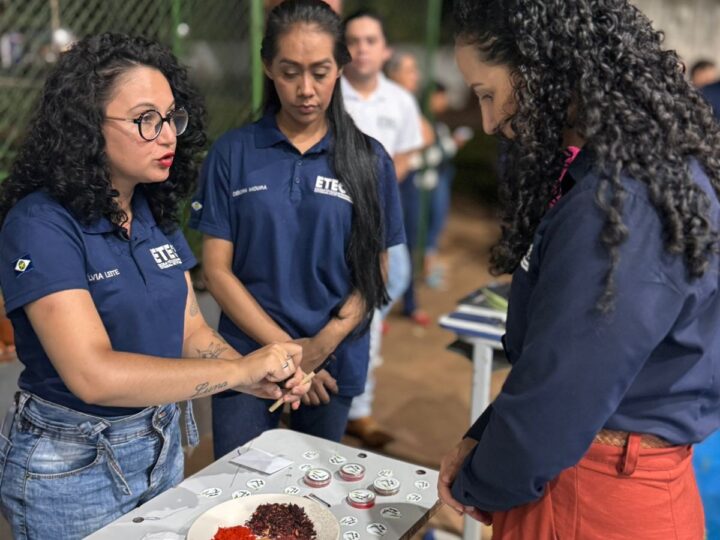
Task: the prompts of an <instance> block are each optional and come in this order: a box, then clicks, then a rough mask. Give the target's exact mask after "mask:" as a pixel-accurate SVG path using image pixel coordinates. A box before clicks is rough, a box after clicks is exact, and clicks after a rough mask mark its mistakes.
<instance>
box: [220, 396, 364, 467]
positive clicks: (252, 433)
mask: <svg viewBox="0 0 720 540" xmlns="http://www.w3.org/2000/svg"><path fill="white" fill-rule="evenodd" d="M351 402H352V398H351V397H346V396H337V395H331V396H330V403H327V404H326V405H319V406H317V407H313V406H309V405H301V406H300V408H299V409H298V410H297V411H292V412H291V413H290V427H291V428H292V429H294V430H295V431H299V432H301V433H307V434H308V435H314V436H315V437H321V438H323V439H328V440H331V441H336V442H340V438H341V437H342V435H343V433H345V426H346V425H347V418H348V412H349V411H350V403H351ZM272 403H273V402H272V400H267V399H260V398H257V397H255V396H250V395H248V394H238V393H237V392H223V393H222V394H215V395H214V396H213V397H212V424H213V450H214V452H215V459H219V458H221V457H222V456H224V455H225V454H227V453H228V452H231V451H232V450H234V449H235V448H237V447H238V446H242V445H244V444H245V443H247V442H248V441H250V440H252V439H254V438H255V437H257V436H258V435H261V434H262V433H263V432H265V431H267V430H269V429H275V428H277V427H278V424H279V423H280V414H281V413H282V409H278V410H277V411H275V412H274V413H271V412H270V411H268V408H269V407H270V405H272Z"/></svg>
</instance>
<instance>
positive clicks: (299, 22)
mask: <svg viewBox="0 0 720 540" xmlns="http://www.w3.org/2000/svg"><path fill="white" fill-rule="evenodd" d="M261 55H262V60H263V64H264V68H265V73H266V75H267V79H266V102H265V107H264V114H263V117H262V118H261V119H260V120H259V121H257V122H255V123H252V124H249V125H246V126H244V127H242V128H240V129H237V130H233V131H230V132H229V133H227V134H225V135H224V136H223V137H221V138H220V139H219V140H218V141H217V142H216V143H215V145H214V146H213V148H212V150H211V151H210V154H209V156H208V158H207V160H206V162H205V166H204V168H203V173H202V176H201V187H200V190H199V192H198V194H197V196H196V197H195V200H194V202H193V204H192V208H193V215H192V219H191V224H192V225H193V226H194V227H195V228H197V229H198V230H200V231H201V232H203V233H204V234H205V239H204V242H203V263H204V264H203V266H204V272H205V276H206V281H207V284H208V288H209V290H210V292H211V293H212V294H213V296H214V297H215V298H216V299H217V301H218V303H219V304H220V306H221V307H222V310H223V314H222V316H221V320H220V326H219V331H220V334H222V335H223V336H224V337H225V339H227V340H228V341H229V342H230V343H231V344H233V346H235V347H236V348H237V349H238V350H239V351H241V352H242V353H243V354H244V353H249V352H251V351H253V350H255V349H257V348H259V347H261V346H262V345H264V344H268V343H277V342H286V341H295V342H297V343H299V344H301V345H302V347H303V355H304V356H303V365H302V368H303V370H304V371H305V372H310V371H315V370H317V375H316V376H315V378H314V380H313V386H312V388H311V390H310V392H309V393H308V395H307V397H306V398H305V399H304V402H305V405H306V407H301V408H300V409H299V410H298V411H293V413H292V416H291V424H292V425H291V427H292V428H293V429H297V430H299V431H303V432H305V433H309V434H312V435H316V436H320V437H325V438H328V439H332V440H340V437H341V436H342V434H343V432H344V430H345V425H346V423H347V414H348V410H349V407H350V403H351V401H352V397H353V396H355V395H358V394H360V393H362V390H363V386H364V382H365V377H366V375H367V364H368V357H369V338H368V335H367V332H366V331H367V327H368V323H369V321H370V318H371V316H372V313H373V311H374V310H375V309H376V308H377V307H379V306H381V305H382V304H383V303H384V302H385V301H386V291H385V286H384V282H383V274H382V268H381V267H382V264H381V261H382V258H383V255H384V252H385V250H386V249H387V248H388V247H390V246H393V245H396V244H399V243H402V242H404V239H405V236H404V231H403V226H402V218H401V214H400V207H399V203H398V195H397V187H396V180H395V173H394V168H393V164H392V160H391V159H390V157H389V156H388V155H387V154H386V153H385V151H384V150H383V149H382V147H381V145H380V144H379V143H377V142H376V141H374V140H372V139H371V138H369V137H367V136H365V135H363V134H362V133H361V132H360V131H359V130H358V129H357V128H356V127H355V125H354V123H353V121H352V120H351V118H350V117H349V116H348V114H347V113H346V112H345V110H344V107H343V99H342V94H341V86H340V75H341V73H342V67H343V66H344V65H345V64H347V63H348V62H349V61H350V59H351V58H350V54H349V52H348V50H347V47H346V46H345V43H344V40H343V35H342V27H341V21H340V19H339V17H338V16H337V15H336V14H335V12H333V11H332V9H330V7H329V6H328V5H327V4H326V3H325V2H322V1H320V0H287V1H286V2H283V3H282V4H280V5H278V6H277V7H275V8H274V9H273V10H272V11H271V12H270V14H269V16H268V21H267V28H266V32H265V36H264V39H263V43H262V51H261ZM326 360H329V361H328V362H326ZM321 367H322V368H323V369H318V368H321ZM268 406H269V402H267V400H262V399H255V398H253V399H246V398H245V397H244V396H242V395H241V394H238V393H236V392H232V391H230V392H226V393H224V394H221V395H219V396H218V398H217V399H214V400H213V438H214V447H215V455H216V456H220V455H223V454H225V453H227V452H228V451H230V450H232V449H233V448H235V447H237V446H239V445H241V444H244V443H245V442H247V441H248V440H250V439H252V438H253V437H255V436H257V435H259V434H260V433H262V432H263V431H265V430H267V429H271V428H274V427H276V426H277V424H278V421H279V417H280V411H277V412H274V413H271V412H269V410H268Z"/></svg>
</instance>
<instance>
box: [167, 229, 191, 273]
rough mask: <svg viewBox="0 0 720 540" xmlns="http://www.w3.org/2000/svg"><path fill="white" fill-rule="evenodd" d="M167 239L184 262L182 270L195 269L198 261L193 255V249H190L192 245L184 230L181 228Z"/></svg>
mask: <svg viewBox="0 0 720 540" xmlns="http://www.w3.org/2000/svg"><path fill="white" fill-rule="evenodd" d="M167 238H168V240H170V243H171V244H172V245H173V247H174V248H175V252H176V253H177V254H178V256H179V257H180V260H181V261H182V265H181V266H180V268H182V269H183V270H190V269H191V268H193V267H194V266H195V265H196V264H197V259H195V255H193V252H192V249H190V245H189V244H188V242H187V239H186V238H185V235H184V234H183V232H182V230H181V229H180V228H177V229H175V231H173V232H171V233H170V234H168V235H167Z"/></svg>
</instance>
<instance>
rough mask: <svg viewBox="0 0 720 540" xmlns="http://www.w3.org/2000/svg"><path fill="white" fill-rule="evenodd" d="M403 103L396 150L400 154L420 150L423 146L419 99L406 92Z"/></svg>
mask: <svg viewBox="0 0 720 540" xmlns="http://www.w3.org/2000/svg"><path fill="white" fill-rule="evenodd" d="M401 103H402V121H401V126H402V127H401V129H400V131H399V132H398V140H397V144H396V145H395V152H396V153H398V154H404V153H406V152H411V151H413V150H419V149H420V148H422V146H423V138H422V126H421V125H420V116H421V113H420V107H418V104H417V101H415V98H414V97H413V96H412V95H410V94H406V95H403V99H402V101H401Z"/></svg>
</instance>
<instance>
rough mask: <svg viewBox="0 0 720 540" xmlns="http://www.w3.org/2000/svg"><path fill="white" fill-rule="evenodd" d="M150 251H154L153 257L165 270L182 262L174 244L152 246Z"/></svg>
mask: <svg viewBox="0 0 720 540" xmlns="http://www.w3.org/2000/svg"><path fill="white" fill-rule="evenodd" d="M150 253H152V256H153V259H155V262H156V263H157V265H158V266H159V267H160V268H162V269H163V270H165V269H166V268H171V267H173V266H177V265H178V264H182V259H181V258H180V256H179V255H178V254H177V251H175V248H174V247H173V245H172V244H165V245H164V246H160V247H156V248H152V249H151V250H150Z"/></svg>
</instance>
